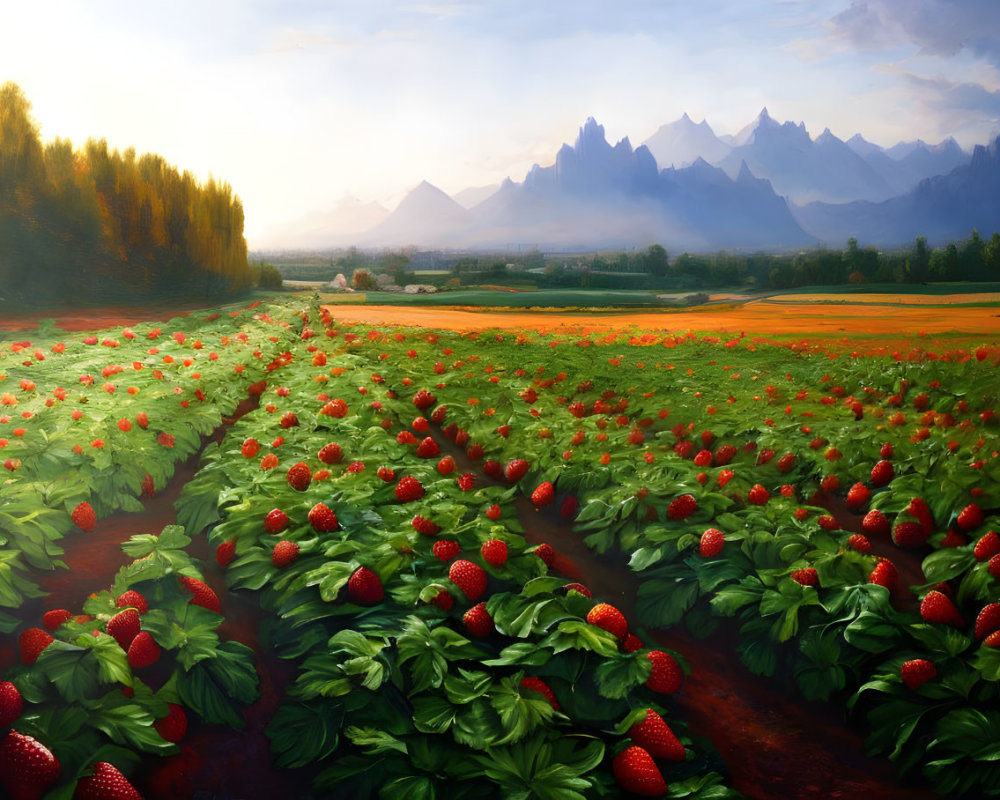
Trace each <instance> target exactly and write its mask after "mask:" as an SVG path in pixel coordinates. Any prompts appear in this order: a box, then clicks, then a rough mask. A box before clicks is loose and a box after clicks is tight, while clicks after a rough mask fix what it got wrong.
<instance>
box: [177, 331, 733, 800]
mask: <svg viewBox="0 0 1000 800" xmlns="http://www.w3.org/2000/svg"><path fill="white" fill-rule="evenodd" d="M379 338H382V337H381V336H380V337H379ZM371 341H374V340H371ZM392 341H393V342H394V343H396V344H398V342H395V340H394V339H393V340H392ZM317 361H322V362H324V363H321V364H316V362H317ZM297 363H298V364H301V365H303V366H302V367H300V368H299V369H294V370H283V371H282V372H281V373H280V374H276V375H275V378H276V380H279V381H280V382H281V385H279V386H271V387H269V388H268V390H267V391H266V392H265V394H264V395H263V396H262V398H261V409H260V410H258V411H257V412H254V413H252V414H248V415H247V416H246V417H244V418H243V419H242V420H241V421H240V422H239V423H237V425H236V426H234V427H233V429H232V430H231V431H230V433H229V435H228V436H227V438H226V440H224V441H223V443H222V444H221V445H220V447H219V448H217V449H215V450H212V451H210V452H209V453H206V457H205V463H204V466H203V468H202V470H200V471H199V474H198V476H197V477H196V478H195V480H194V481H192V482H191V483H190V484H189V485H188V486H187V487H186V489H185V492H184V496H183V497H182V500H181V502H180V504H179V511H180V516H181V519H182V520H183V521H185V524H187V526H188V530H189V531H192V532H193V531H196V530H201V529H202V528H203V527H204V526H205V525H206V524H211V523H213V522H214V523H216V524H214V527H212V529H211V533H210V535H211V538H212V541H213V542H215V543H216V545H217V553H218V558H219V559H220V563H224V564H226V565H227V566H226V571H227V580H228V582H229V585H230V587H231V588H234V589H251V590H262V595H261V598H262V602H263V604H264V605H265V607H267V608H269V609H271V610H272V611H273V612H274V614H275V616H276V618H277V619H279V620H280V625H279V626H278V627H277V628H276V630H275V631H274V632H273V641H274V643H275V645H276V647H277V649H278V652H279V653H280V654H282V655H284V656H286V657H290V658H296V659H299V660H300V661H301V664H302V671H301V672H300V675H299V677H298V678H297V680H296V681H295V682H294V683H293V685H292V686H291V687H290V694H291V695H292V697H293V698H294V701H293V702H291V703H289V704H287V705H286V706H284V707H283V708H282V709H281V710H280V711H279V712H278V715H277V716H276V717H275V720H274V721H273V723H272V726H271V729H270V730H271V735H272V737H273V747H274V750H275V753H276V757H277V758H278V761H279V763H281V764H284V765H289V766H298V765H302V764H305V763H311V762H312V761H319V762H321V763H325V762H327V761H331V760H333V759H334V756H335V762H334V763H333V764H332V766H330V767H329V768H327V769H325V770H323V771H322V772H321V773H320V774H319V776H318V778H317V784H316V786H317V789H319V790H329V791H340V792H343V791H351V792H352V793H353V794H355V795H356V796H374V795H375V794H378V793H380V792H381V793H382V794H383V795H384V796H393V797H396V796H406V797H409V796H413V797H417V796H420V797H423V796H444V795H445V794H447V796H459V795H460V796H470V795H471V794H472V793H480V794H481V793H483V792H486V793H487V795H488V796H493V795H495V794H497V793H498V792H501V791H502V792H507V793H509V792H511V791H522V792H523V791H526V790H528V788H529V787H532V790H533V791H535V792H536V793H537V794H538V795H539V796H544V797H565V798H570V797H583V796H607V795H608V794H609V793H612V794H613V793H614V792H616V791H617V789H615V788H614V783H613V781H612V779H611V776H610V772H614V773H615V774H616V776H617V777H618V779H619V781H620V782H621V783H622V784H623V785H625V786H627V787H628V786H631V787H632V788H634V789H636V790H640V791H644V792H646V793H653V794H657V793H662V791H665V788H666V786H665V784H664V780H666V781H668V782H669V783H670V786H671V793H672V795H674V796H693V797H723V796H728V795H729V794H730V792H729V790H727V789H725V788H724V787H723V786H721V785H719V777H718V775H716V774H714V773H713V772H712V771H711V769H710V766H711V762H710V761H709V760H707V757H706V756H704V755H700V756H697V757H696V756H695V755H694V753H695V752H698V751H699V750H700V748H696V749H695V750H693V751H692V748H691V741H690V740H689V739H688V738H686V737H685V736H684V735H683V733H681V738H680V739H679V740H678V739H677V738H675V737H674V734H673V733H672V732H670V729H669V728H667V727H666V725H665V723H663V722H662V719H661V718H660V716H659V714H658V713H657V712H662V711H666V707H665V706H664V705H660V703H669V699H664V698H661V697H659V696H658V695H657V692H664V691H666V692H668V693H671V692H673V691H676V689H677V688H678V687H679V684H680V670H679V667H678V665H677V663H676V661H675V660H674V658H673V655H672V654H668V653H663V652H662V651H655V650H654V651H649V650H647V649H645V648H642V647H641V644H640V643H639V642H638V640H636V639H635V638H634V637H630V639H629V641H630V644H629V645H628V646H626V645H624V644H622V642H624V641H626V639H625V635H626V633H627V623H626V622H625V620H624V618H623V617H622V616H621V614H620V612H617V610H615V609H612V608H611V607H610V606H607V605H606V604H600V603H596V604H595V602H594V601H593V600H591V599H589V598H588V596H587V595H589V592H588V591H587V590H586V589H585V588H584V587H580V586H576V587H574V586H572V585H570V586H567V582H566V581H565V580H562V579H558V578H550V577H546V576H545V573H546V572H547V565H546V560H545V559H546V558H547V551H546V549H545V547H544V546H543V547H541V548H537V549H536V548H529V547H528V546H527V545H526V543H525V540H524V538H523V536H522V535H521V529H520V525H519V524H518V522H517V519H516V516H515V515H514V514H513V506H512V499H513V496H514V495H515V493H517V492H518V488H517V481H518V480H519V479H520V478H522V477H523V476H524V473H525V472H526V470H527V469H528V467H529V465H528V463H527V461H521V460H517V459H512V460H511V461H510V462H508V464H507V465H506V470H501V473H500V474H499V475H498V476H495V477H494V478H490V477H488V475H489V473H486V474H485V475H484V474H482V473H479V471H478V470H476V471H475V472H471V471H470V472H465V473H463V474H461V475H459V474H458V472H456V471H455V464H454V460H453V459H451V458H450V457H448V456H443V455H442V454H441V452H440V445H439V444H438V442H437V441H436V440H435V439H434V438H433V437H430V436H427V433H428V430H429V428H430V426H431V425H434V424H435V423H434V422H432V421H431V420H429V419H428V418H427V417H425V416H423V414H424V413H427V414H428V416H430V417H437V422H438V423H440V422H443V421H444V419H443V418H442V417H443V416H444V415H446V414H447V410H446V409H445V410H442V411H439V412H438V413H437V414H431V406H432V405H434V404H435V398H434V396H433V394H432V392H430V391H429V390H427V389H424V390H423V391H416V390H415V389H411V388H410V387H407V383H410V384H411V385H412V380H410V379H409V377H408V376H406V375H400V370H399V369H398V364H393V363H392V361H391V359H378V361H377V362H376V361H373V360H371V359H369V358H365V357H363V356H362V355H361V354H360V353H357V352H352V348H351V347H350V346H348V347H347V352H343V353H340V354H338V355H337V357H336V359H335V360H330V361H329V362H326V361H325V360H324V359H316V358H315V357H314V358H313V362H312V363H313V365H314V366H316V367H317V369H315V370H309V369H307V368H305V365H306V364H307V363H309V362H306V360H305V359H304V358H302V359H298V360H297ZM330 364H335V366H333V367H332V369H328V368H327V367H328V366H329V365H330ZM376 365H377V368H378V369H379V370H380V372H379V373H374V375H373V373H372V372H371V370H372V369H373V367H375V366H376ZM373 378H374V379H373ZM359 382H360V383H362V384H363V385H358V384H359ZM317 389H322V391H321V392H320V393H319V394H318V395H316V391H317ZM359 389H360V390H363V391H359ZM376 392H377V395H376ZM404 392H406V393H407V394H408V399H406V400H403V399H402V395H403V393H404ZM314 396H315V399H313V397H314ZM376 396H377V397H378V398H379V399H373V398H375V397H376ZM345 398H346V399H345ZM310 406H311V408H310ZM418 434H419V435H420V436H422V438H420V437H418ZM415 512H416V513H415ZM486 597H488V599H486V600H484V599H482V598H486ZM527 609H530V611H526V610H527ZM605 614H607V615H609V617H610V618H611V619H612V620H613V622H611V623H609V622H607V621H606V619H605V616H604V615H605ZM605 627H610V628H612V630H611V631H610V632H609V631H607V630H605ZM661 672H664V674H665V677H659V675H660V673H661ZM539 691H541V692H542V694H541V695H539V694H538V692H539ZM669 716H670V714H669V712H668V717H669ZM647 717H649V718H650V719H649V720H648V722H647V723H644V724H641V725H639V726H638V727H635V728H633V726H634V725H635V723H637V722H641V721H642V720H646V718H647ZM615 723H620V724H619V725H618V727H617V728H616V727H615ZM671 725H672V726H674V727H675V728H676V729H677V730H678V732H680V731H681V729H680V728H679V727H678V726H677V723H676V722H675V721H672V722H671ZM307 727H308V728H311V729H318V730H320V731H322V735H320V736H317V737H315V738H314V739H313V740H312V741H313V742H315V744H314V745H311V746H304V745H303V741H302V740H303V736H302V735H301V734H302V732H303V731H304V730H305V729H306V728H307ZM630 730H631V731H632V733H631V735H632V738H633V741H636V742H641V743H642V744H644V745H646V747H645V748H643V750H641V751H640V750H638V749H634V747H635V746H633V747H629V746H626V745H628V742H626V741H625V740H624V738H623V735H624V734H625V733H626V732H627V731H630ZM650 730H656V731H657V732H658V733H657V734H656V736H653V734H652V733H651V732H650ZM661 735H662V736H664V737H668V739H669V742H670V746H669V747H666V746H663V743H662V742H661V743H660V744H659V745H657V743H656V741H651V740H650V737H653V739H657V737H660V736H661ZM606 744H611V745H615V746H616V748H617V749H618V750H620V753H619V754H618V755H617V756H615V757H614V758H611V754H610V753H608V754H607V755H605V745H606ZM685 745H687V747H686V748H685ZM689 751H690V752H689ZM650 753H653V754H654V755H656V756H657V757H658V758H660V759H661V764H660V768H659V769H658V768H657V767H656V766H655V763H654V761H653V759H652V757H651V756H650ZM456 756H459V757H457V758H456ZM678 759H680V760H681V761H682V763H671V762H672V761H677V760H678ZM609 761H610V762H611V763H612V766H613V769H612V770H610V771H609V770H608V769H607V768H606V766H605V767H604V768H603V769H598V767H599V766H600V765H606V764H607V763H608V762H609ZM456 792H457V793H458V794H455V793H456Z"/></svg>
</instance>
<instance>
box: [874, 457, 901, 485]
mask: <svg viewBox="0 0 1000 800" xmlns="http://www.w3.org/2000/svg"><path fill="white" fill-rule="evenodd" d="M895 475H896V470H895V469H894V468H893V466H892V462H891V461H885V460H882V461H879V462H877V463H876V464H875V466H874V467H872V472H871V480H872V486H885V485H886V484H887V483H888V482H889V481H891V480H892V479H893V477H895Z"/></svg>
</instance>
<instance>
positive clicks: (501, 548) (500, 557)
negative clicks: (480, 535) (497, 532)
mask: <svg viewBox="0 0 1000 800" xmlns="http://www.w3.org/2000/svg"><path fill="white" fill-rule="evenodd" d="M479 552H480V553H482V555H483V560H484V561H486V563H487V564H489V565H490V566H491V567H502V566H503V565H504V564H505V563H506V562H507V543H506V542H505V541H503V540H502V539H488V540H486V541H485V542H483V546H482V547H480V548H479Z"/></svg>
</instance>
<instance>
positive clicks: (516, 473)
mask: <svg viewBox="0 0 1000 800" xmlns="http://www.w3.org/2000/svg"><path fill="white" fill-rule="evenodd" d="M529 469H531V464H530V463H528V462H527V461H526V460H525V459H523V458H515V459H514V460H513V461H509V462H508V463H507V466H506V467H504V469H503V474H504V477H505V478H506V479H507V481H508V482H509V483H517V482H518V481H519V480H521V478H523V477H524V476H525V475H526V474H527V473H528V470H529Z"/></svg>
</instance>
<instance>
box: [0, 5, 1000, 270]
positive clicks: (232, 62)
mask: <svg viewBox="0 0 1000 800" xmlns="http://www.w3.org/2000/svg"><path fill="white" fill-rule="evenodd" d="M0 20H2V25H0V83H2V82H5V81H13V82H15V83H17V84H18V85H19V86H20V87H21V89H22V90H23V91H24V93H25V94H26V95H27V97H28V100H29V101H30V102H31V103H32V114H33V116H34V118H35V121H36V122H37V124H38V125H39V128H40V130H41V134H42V138H43V139H44V140H46V141H48V140H51V139H54V138H56V137H62V138H68V139H70V140H71V141H73V142H74V144H77V145H82V144H83V143H84V142H85V141H86V140H87V139H88V138H97V139H100V138H104V139H107V141H108V143H109V144H110V145H111V146H112V147H116V148H119V149H124V148H127V147H134V148H135V149H136V151H137V152H139V153H144V152H152V153H158V154H160V155H162V156H163V157H164V158H166V160H167V161H168V162H170V163H172V164H174V165H176V166H177V167H178V168H179V169H181V170H187V171H190V172H192V173H194V174H195V175H196V176H198V177H199V178H200V179H202V180H205V179H207V178H208V176H209V175H213V176H214V177H215V178H217V179H220V180H224V181H226V182H227V183H229V184H230V185H231V186H232V187H233V189H234V191H235V192H236V194H238V195H239V196H240V198H241V199H242V201H243V205H244V208H245V212H246V228H245V230H246V236H247V241H248V244H249V246H250V248H251V250H253V249H254V248H265V247H275V246H280V245H288V246H292V245H294V242H288V241H285V239H287V235H288V234H287V231H288V230H289V229H291V228H292V227H294V226H295V224H296V223H297V222H298V221H300V220H301V219H302V218H304V217H307V216H310V215H312V216H313V217H315V216H316V215H324V214H330V213H332V212H333V211H334V210H335V209H336V208H337V207H338V205H339V204H340V203H341V202H342V201H343V200H344V199H345V198H348V197H350V198H354V199H356V200H359V201H362V202H372V201H374V202H379V203H381V204H383V205H385V206H386V207H387V208H392V207H394V206H395V204H397V203H398V202H399V200H400V199H401V198H402V197H403V196H404V195H405V194H406V192H407V191H409V190H410V189H412V188H413V187H414V186H416V185H417V184H419V183H420V182H421V181H422V180H427V181H429V182H431V183H432V184H434V185H435V186H438V187H439V188H441V189H443V190H444V191H446V192H449V193H452V194H454V193H455V192H458V191H460V190H462V189H464V188H467V187H471V186H482V185H487V184H493V183H499V182H500V181H502V180H503V179H504V178H505V177H508V176H509V177H511V178H512V179H513V180H515V181H519V180H522V179H523V177H524V174H525V173H526V172H527V171H528V170H529V169H530V168H531V166H532V165H533V164H535V163H539V164H541V165H543V166H545V165H547V164H551V163H552V162H553V161H554V159H555V154H556V152H557V150H558V149H559V146H560V145H561V144H562V143H563V142H570V143H572V142H573V141H574V139H575V137H576V134H577V131H578V129H579V128H580V126H581V125H582V124H583V123H584V121H585V120H586V119H587V118H588V117H591V116H592V117H595V118H596V119H597V120H598V121H599V122H600V123H601V124H603V125H604V127H605V129H606V132H607V136H608V139H609V140H610V141H612V143H613V142H615V141H617V140H618V139H620V138H623V137H625V136H628V137H629V138H630V140H631V141H632V143H633V144H634V145H638V144H640V143H641V142H642V141H643V140H645V139H647V138H648V137H649V136H651V135H652V134H653V133H654V132H655V131H656V129H657V128H658V127H659V126H660V125H662V124H665V123H668V122H672V121H674V120H676V119H677V118H679V117H680V116H681V115H682V114H683V113H685V112H687V113H688V114H689V116H691V118H692V119H694V120H695V121H700V120H702V119H707V120H708V122H709V124H710V125H711V126H712V128H713V129H714V130H715V132H716V133H734V132H736V131H737V130H739V129H740V128H741V127H743V126H744V125H745V124H747V123H748V122H749V121H750V120H752V119H753V118H754V117H755V116H756V115H757V114H758V113H759V111H760V109H761V108H762V107H764V106H766V107H767V109H768V111H769V113H770V115H771V116H772V117H774V118H775V119H777V120H779V121H785V120H792V121H793V122H796V123H797V122H800V121H801V122H804V123H805V125H806V127H807V129H808V130H809V132H810V133H811V134H812V135H813V136H814V137H815V136H818V135H819V134H820V133H822V131H823V129H824V128H827V127H828V128H830V130H831V131H832V132H833V133H834V134H836V135H837V136H839V137H841V138H842V139H847V138H849V137H850V136H852V135H853V134H855V133H859V132H860V133H862V134H863V135H864V136H865V138H866V139H868V140H870V141H873V142H875V143H877V144H880V145H883V146H890V145H892V144H895V143H896V142H898V141H901V140H912V139H915V138H922V139H924V140H925V141H928V142H938V141H940V140H941V139H942V138H944V137H946V136H949V135H951V136H954V137H955V138H956V139H957V140H958V142H959V144H961V145H962V146H963V147H965V148H967V149H971V148H972V146H973V145H975V144H977V143H987V142H988V141H990V140H991V139H992V138H994V137H996V136H997V135H998V134H1000V0H699V1H698V2H692V1H690V0H613V1H612V0H608V1H606V2H605V1H599V0H572V1H569V0H545V1H544V2H538V0H498V1H495V2H476V1H474V0H427V2H404V1H403V0H364V1H363V2H360V1H359V0H327V1H326V2H320V1H319V0H253V1H252V2H239V1H238V0H199V1H198V2H189V0H172V2H170V3H165V2H159V0H149V1H147V2H139V3H136V2H134V0H129V2H119V1H118V0H45V2H40V3H28V2H22V0H0Z"/></svg>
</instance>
